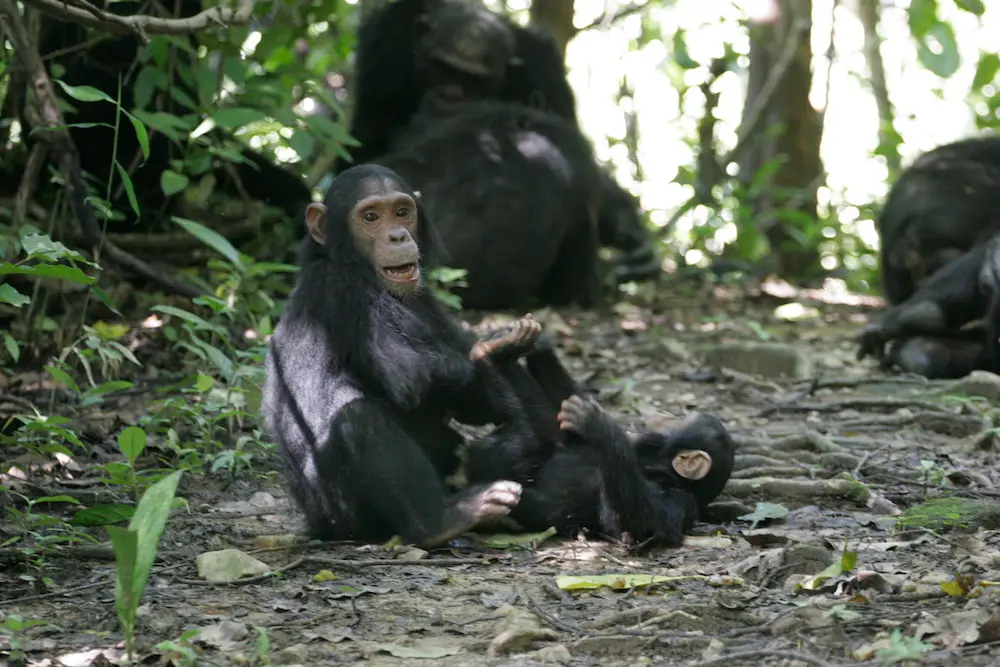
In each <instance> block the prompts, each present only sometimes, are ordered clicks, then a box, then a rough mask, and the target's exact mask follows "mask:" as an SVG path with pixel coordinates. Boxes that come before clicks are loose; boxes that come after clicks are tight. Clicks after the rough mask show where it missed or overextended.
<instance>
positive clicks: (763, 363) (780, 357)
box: [701, 343, 813, 380]
mask: <svg viewBox="0 0 1000 667" xmlns="http://www.w3.org/2000/svg"><path fill="white" fill-rule="evenodd" d="M701 353H702V356H703V357H704V359H705V362H706V363H707V364H709V365H711V366H714V367H716V368H718V367H722V368H730V369H732V370H734V371H737V372H739V373H746V374H748V375H760V376H763V377H766V378H782V377H784V378H792V379H796V380H801V379H804V378H808V377H811V376H812V374H813V364H812V360H811V359H809V357H807V356H806V355H805V354H803V353H802V352H801V351H800V350H797V349H795V348H794V347H792V346H790V345H784V344H781V343H720V344H718V345H709V346H706V347H704V348H702V350H701Z"/></svg>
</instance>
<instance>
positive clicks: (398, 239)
mask: <svg viewBox="0 0 1000 667" xmlns="http://www.w3.org/2000/svg"><path fill="white" fill-rule="evenodd" d="M406 236H407V234H406V230H405V229H394V230H392V231H391V232H389V243H402V242H403V241H405V240H406Z"/></svg>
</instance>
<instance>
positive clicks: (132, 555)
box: [105, 526, 142, 644]
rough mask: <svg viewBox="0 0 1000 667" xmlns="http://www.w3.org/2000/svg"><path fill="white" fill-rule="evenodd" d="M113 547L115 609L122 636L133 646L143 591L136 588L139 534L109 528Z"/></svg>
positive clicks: (115, 527) (122, 529) (130, 530)
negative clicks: (115, 574)
mask: <svg viewBox="0 0 1000 667" xmlns="http://www.w3.org/2000/svg"><path fill="white" fill-rule="evenodd" d="M105 530H107V531H108V536H109V537H111V546H112V547H113V548H114V550H115V566H116V567H115V570H116V573H117V577H116V579H115V608H116V609H117V611H118V620H119V621H121V624H122V634H124V635H125V638H126V641H127V642H128V643H129V644H131V643H132V641H133V639H134V637H135V615H136V611H137V610H138V608H139V598H140V597H142V590H141V589H138V590H137V588H136V585H135V584H136V579H137V576H136V574H137V572H136V570H137V561H138V555H139V533H138V531H136V530H134V529H132V528H121V527H120V526H107V527H106V528H105Z"/></svg>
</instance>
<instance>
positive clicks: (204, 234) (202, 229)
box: [171, 216, 243, 266]
mask: <svg viewBox="0 0 1000 667" xmlns="http://www.w3.org/2000/svg"><path fill="white" fill-rule="evenodd" d="M171 220H173V221H174V222H176V223H177V224H178V225H180V226H181V227H183V228H184V229H185V231H187V232H188V233H189V234H191V235H192V236H194V237H195V238H196V239H198V240H199V241H201V242H202V243H204V244H205V245H207V246H208V247H209V248H211V249H212V250H215V251H216V252H217V253H219V254H220V255H222V256H223V257H225V258H226V259H228V260H229V261H230V262H232V264H233V265H234V266H242V264H243V263H242V262H241V261H240V253H239V252H238V251H237V250H236V248H234V247H233V244H232V243H230V242H229V240H228V239H227V238H226V237H225V236H223V235H222V234H220V233H219V232H217V231H215V230H214V229H210V228H208V227H206V226H205V225H203V224H201V223H198V222H195V221H194V220H188V219H186V218H178V217H176V216H175V217H173V218H171Z"/></svg>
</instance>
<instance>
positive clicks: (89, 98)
mask: <svg viewBox="0 0 1000 667" xmlns="http://www.w3.org/2000/svg"><path fill="white" fill-rule="evenodd" d="M55 82H56V83H58V84H59V86H60V87H61V88H62V89H63V90H64V91H66V94H67V95H69V96H70V97H72V98H73V99H74V100H79V101H80V102H111V103H112V104H115V106H117V104H116V103H115V101H114V100H113V99H112V98H111V97H110V96H109V95H108V94H107V93H104V92H102V91H100V90H98V89H97V88H94V87H93V86H71V85H69V84H68V83H66V82H65V81H62V80H61V79H56V80H55Z"/></svg>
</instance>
